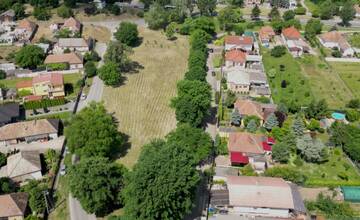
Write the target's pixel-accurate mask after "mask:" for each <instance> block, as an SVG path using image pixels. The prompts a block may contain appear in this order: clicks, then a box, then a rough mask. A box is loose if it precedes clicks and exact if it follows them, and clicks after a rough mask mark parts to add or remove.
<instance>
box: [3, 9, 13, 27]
mask: <svg viewBox="0 0 360 220" xmlns="http://www.w3.org/2000/svg"><path fill="white" fill-rule="evenodd" d="M14 21H15V11H14V10H12V9H9V10H7V11H5V12H3V13H1V14H0V24H1V23H12V22H14Z"/></svg>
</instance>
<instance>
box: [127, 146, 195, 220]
mask: <svg viewBox="0 0 360 220" xmlns="http://www.w3.org/2000/svg"><path fill="white" fill-rule="evenodd" d="M175 142H176V141H175ZM182 142H183V141H182ZM185 142H187V141H185ZM192 160H193V157H192V156H191V155H189V153H188V151H187V150H185V149H184V148H183V147H182V146H181V144H176V143H173V142H171V143H166V142H164V141H155V142H152V143H150V144H149V145H147V146H144V147H143V150H142V152H141V154H140V157H139V160H138V163H137V164H136V165H135V166H134V169H133V171H132V172H131V173H130V174H129V175H128V177H127V178H126V182H125V185H126V187H125V189H124V199H125V215H126V216H127V217H129V218H130V219H142V220H154V219H161V220H176V219H183V218H184V216H185V215H186V214H188V213H189V212H190V211H191V209H192V207H193V206H192V204H193V199H194V196H195V190H196V187H197V185H198V183H199V180H200V177H199V173H198V171H197V170H196V169H195V167H194V166H193V164H192Z"/></svg>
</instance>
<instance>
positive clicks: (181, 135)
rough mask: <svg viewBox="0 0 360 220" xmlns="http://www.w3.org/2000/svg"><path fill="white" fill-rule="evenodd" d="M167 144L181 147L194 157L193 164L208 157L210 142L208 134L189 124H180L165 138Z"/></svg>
mask: <svg viewBox="0 0 360 220" xmlns="http://www.w3.org/2000/svg"><path fill="white" fill-rule="evenodd" d="M166 140H167V142H168V143H174V144H178V145H180V146H182V147H183V148H184V149H186V150H188V151H189V154H190V155H192V156H193V157H194V160H193V161H194V164H198V163H199V162H201V161H203V160H205V159H207V158H208V157H209V155H210V151H211V147H212V141H211V138H210V136H209V134H208V133H206V132H205V131H204V130H202V129H200V128H194V127H191V126H190V125H189V124H180V125H178V127H177V128H176V129H175V130H174V131H172V132H170V133H169V134H168V135H167V136H166Z"/></svg>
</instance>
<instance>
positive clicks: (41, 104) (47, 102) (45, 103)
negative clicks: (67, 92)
mask: <svg viewBox="0 0 360 220" xmlns="http://www.w3.org/2000/svg"><path fill="white" fill-rule="evenodd" d="M64 104H65V99H64V98H59V99H43V100H40V101H28V102H25V103H24V108H25V109H26V110H28V109H39V108H48V107H52V106H57V105H64Z"/></svg>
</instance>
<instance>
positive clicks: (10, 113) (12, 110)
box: [0, 103, 20, 124]
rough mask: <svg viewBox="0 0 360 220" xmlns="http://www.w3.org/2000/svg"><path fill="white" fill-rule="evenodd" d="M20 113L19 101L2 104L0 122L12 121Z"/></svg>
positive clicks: (0, 106)
mask: <svg viewBox="0 0 360 220" xmlns="http://www.w3.org/2000/svg"><path fill="white" fill-rule="evenodd" d="M19 114H20V113H19V104H18V103H9V104H4V105H0V124H1V123H9V122H11V119H12V118H15V117H19Z"/></svg>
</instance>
